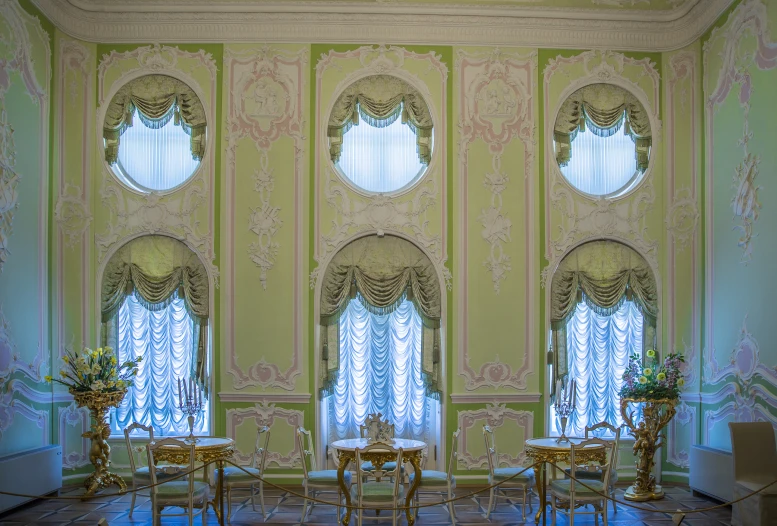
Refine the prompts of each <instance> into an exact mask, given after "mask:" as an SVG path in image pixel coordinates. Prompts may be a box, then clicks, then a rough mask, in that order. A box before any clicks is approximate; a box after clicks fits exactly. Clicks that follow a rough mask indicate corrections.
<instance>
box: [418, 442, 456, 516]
mask: <svg viewBox="0 0 777 526" xmlns="http://www.w3.org/2000/svg"><path fill="white" fill-rule="evenodd" d="M460 434H461V428H459V429H457V430H456V431H455V432H454V433H453V439H452V440H451V456H450V457H449V460H448V470H447V471H435V470H432V469H424V470H421V484H420V485H419V486H418V488H417V489H416V492H415V497H414V499H415V505H416V509H415V515H416V517H418V502H419V498H418V496H419V494H420V493H425V494H428V493H432V494H435V495H439V496H441V497H442V498H443V499H444V500H448V501H450V500H451V499H452V498H453V497H454V494H453V490H454V489H456V477H454V476H453V469H454V468H455V467H456V459H457V458H458V450H457V448H458V445H459V435H460ZM414 480H415V473H411V474H410V486H411V487H412V485H413V481H414ZM448 512H449V513H450V514H451V521H452V522H453V526H456V514H455V510H454V508H453V502H448Z"/></svg>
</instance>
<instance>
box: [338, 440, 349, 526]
mask: <svg viewBox="0 0 777 526" xmlns="http://www.w3.org/2000/svg"><path fill="white" fill-rule="evenodd" d="M348 453H349V452H347V451H340V465H339V466H337V484H338V485H339V486H340V490H341V491H342V492H343V495H345V515H344V516H343V526H348V523H349V522H350V521H351V491H350V490H349V489H348V487H347V486H346V485H345V468H347V467H348V464H349V463H350V462H351V457H350V456H349V455H348Z"/></svg>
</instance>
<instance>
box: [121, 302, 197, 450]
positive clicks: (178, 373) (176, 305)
mask: <svg viewBox="0 0 777 526" xmlns="http://www.w3.org/2000/svg"><path fill="white" fill-rule="evenodd" d="M117 317H118V320H117V321H118V333H117V342H118V359H119V361H120V362H124V361H126V360H128V359H131V358H135V357H137V356H142V357H143V361H142V362H141V363H140V367H139V371H138V375H137V377H136V378H135V385H134V386H133V387H130V389H129V390H128V391H127V396H125V397H124V401H123V402H122V404H121V405H120V406H119V407H118V408H117V409H116V410H115V411H114V412H113V416H112V418H111V432H112V433H113V434H120V433H123V430H124V428H125V427H127V426H128V425H129V424H131V423H132V422H140V423H142V424H144V425H150V424H153V426H154V434H155V435H157V434H158V435H179V436H180V435H184V434H185V435H188V434H189V426H188V423H187V421H186V416H185V415H184V414H183V413H182V412H181V411H180V410H179V409H178V378H187V379H188V378H189V371H190V370H191V369H190V367H191V366H190V359H191V346H192V335H193V331H194V324H193V323H192V319H191V318H190V317H189V314H188V313H187V312H186V307H185V305H184V301H183V299H181V298H179V297H178V295H177V294H176V295H175V297H174V299H173V301H172V302H171V303H170V305H168V306H167V307H166V308H164V309H162V310H159V311H156V312H152V311H149V310H148V309H146V308H145V307H144V306H143V305H141V304H140V303H138V301H137V300H136V299H135V296H134V295H130V296H128V297H127V299H126V300H125V301H124V304H123V305H122V306H121V308H120V309H119V313H118V314H117ZM203 401H204V400H203ZM207 405H208V404H205V407H204V408H203V411H202V412H201V413H200V415H199V416H198V417H197V419H196V420H195V423H194V432H195V433H201V434H207V432H208V421H209V418H208V407H207Z"/></svg>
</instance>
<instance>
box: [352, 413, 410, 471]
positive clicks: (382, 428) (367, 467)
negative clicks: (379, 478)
mask: <svg viewBox="0 0 777 526" xmlns="http://www.w3.org/2000/svg"><path fill="white" fill-rule="evenodd" d="M382 417H383V415H382V414H381V413H369V414H368V415H367V418H366V419H365V420H364V423H363V424H361V425H360V426H359V435H360V436H361V437H362V438H366V439H368V440H369V441H376V440H377V441H380V442H387V441H389V440H390V439H392V438H394V424H392V423H390V422H389V421H388V420H384V419H383V418H382ZM362 471H364V472H365V475H364V476H365V477H368V476H372V477H374V476H375V475H374V473H375V466H373V465H372V462H369V461H367V462H365V463H364V465H363V466H362ZM381 471H382V472H383V473H385V476H387V477H389V478H390V479H391V480H394V475H395V473H396V471H397V466H396V465H395V464H394V462H386V463H385V464H383V468H382V470H381ZM400 471H401V475H402V476H404V472H405V470H404V467H400Z"/></svg>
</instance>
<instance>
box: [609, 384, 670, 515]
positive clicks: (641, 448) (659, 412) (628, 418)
mask: <svg viewBox="0 0 777 526" xmlns="http://www.w3.org/2000/svg"><path fill="white" fill-rule="evenodd" d="M630 403H633V404H642V420H641V421H639V422H636V421H635V420H634V414H635V411H634V410H632V411H629V410H628V409H629V404H630ZM676 404H677V400H672V399H668V398H664V399H660V400H649V399H646V398H624V399H622V400H621V416H622V417H623V422H624V424H625V425H626V427H628V428H629V431H630V432H631V435H632V436H633V437H634V439H635V442H634V449H633V451H634V454H635V455H636V456H637V478H636V479H635V480H634V484H632V485H631V486H629V488H628V489H627V490H626V493H625V494H624V498H625V499H626V500H631V501H637V502H642V501H647V500H658V499H662V498H664V491H663V489H661V486H660V485H658V484H656V479H655V477H654V476H653V466H654V464H655V462H654V461H653V457H654V456H655V454H656V450H657V449H658V448H660V447H661V446H662V445H663V440H662V438H663V437H662V436H661V434H660V433H661V430H662V429H663V428H664V427H665V426H666V425H667V424H668V423H669V422H670V421H671V420H672V418H673V417H674V415H675V405H676Z"/></svg>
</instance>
